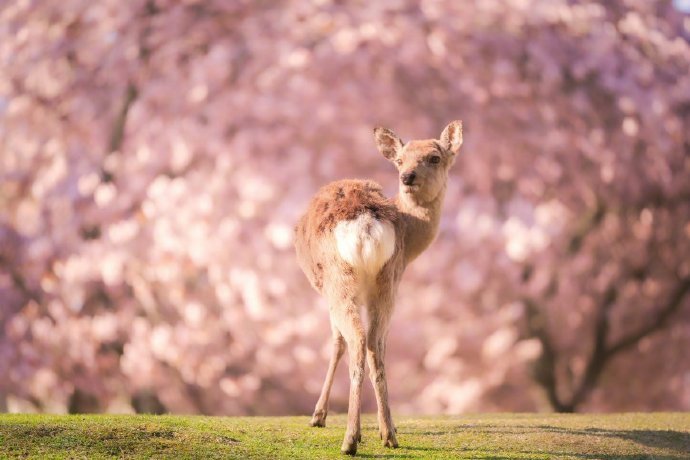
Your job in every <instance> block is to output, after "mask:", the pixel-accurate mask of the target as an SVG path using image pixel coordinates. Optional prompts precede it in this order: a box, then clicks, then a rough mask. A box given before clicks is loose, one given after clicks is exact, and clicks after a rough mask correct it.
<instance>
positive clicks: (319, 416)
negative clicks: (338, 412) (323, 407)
mask: <svg viewBox="0 0 690 460" xmlns="http://www.w3.org/2000/svg"><path fill="white" fill-rule="evenodd" d="M309 425H310V426H318V427H324V426H326V412H324V411H316V412H314V416H313V417H312V418H311V422H309Z"/></svg>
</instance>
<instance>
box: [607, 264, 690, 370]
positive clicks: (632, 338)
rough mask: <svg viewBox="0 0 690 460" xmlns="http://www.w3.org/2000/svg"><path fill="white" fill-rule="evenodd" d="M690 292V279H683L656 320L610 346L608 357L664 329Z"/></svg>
mask: <svg viewBox="0 0 690 460" xmlns="http://www.w3.org/2000/svg"><path fill="white" fill-rule="evenodd" d="M688 292H690V277H686V278H683V279H682V280H680V282H679V283H678V285H677V286H676V287H675V289H674V290H673V293H672V294H671V297H670V298H669V300H668V303H667V304H666V305H665V306H664V307H663V308H662V309H661V310H660V311H659V312H658V313H657V315H656V317H655V318H654V320H653V321H652V322H651V323H650V324H647V325H646V326H642V327H640V328H639V329H638V330H636V331H634V332H631V333H628V334H626V335H624V336H623V337H621V338H620V339H619V340H617V341H616V342H615V344H613V345H612V346H610V347H609V348H608V350H607V355H608V356H609V357H612V356H614V355H617V354H618V353H620V352H622V351H624V350H627V349H628V348H630V347H632V346H633V345H635V344H637V343H638V342H639V341H640V340H642V339H643V338H645V337H647V336H649V335H651V334H653V333H654V332H656V331H658V330H660V329H662V328H663V327H664V325H665V324H666V321H668V319H669V318H670V317H671V316H672V315H673V314H674V313H676V312H677V311H678V310H680V308H681V306H682V305H683V300H684V299H685V296H686V295H687V294H688Z"/></svg>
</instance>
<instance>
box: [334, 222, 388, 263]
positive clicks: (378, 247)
mask: <svg viewBox="0 0 690 460" xmlns="http://www.w3.org/2000/svg"><path fill="white" fill-rule="evenodd" d="M334 234H335V240H336V244H337V247H338V253H339V254H340V257H341V258H342V259H343V260H344V261H345V262H347V263H348V264H350V265H352V267H353V268H355V269H356V270H358V271H363V272H366V273H368V274H370V275H376V274H377V273H378V272H379V271H380V270H381V267H383V265H384V264H385V263H386V262H387V261H388V259H390V258H391V256H392V255H393V252H394V251H395V228H394V227H393V224H392V223H390V222H388V221H380V220H377V219H376V218H375V217H374V216H372V215H371V214H370V213H368V212H364V213H362V214H360V215H359V216H357V218H356V219H352V220H343V221H340V222H338V224H337V225H336V226H335V230H334Z"/></svg>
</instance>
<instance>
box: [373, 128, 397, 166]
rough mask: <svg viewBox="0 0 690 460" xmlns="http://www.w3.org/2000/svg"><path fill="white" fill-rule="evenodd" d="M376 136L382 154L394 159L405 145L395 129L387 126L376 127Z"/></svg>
mask: <svg viewBox="0 0 690 460" xmlns="http://www.w3.org/2000/svg"><path fill="white" fill-rule="evenodd" d="M374 138H375V139H376V147H377V148H378V149H379V152H381V155H383V156H384V157H386V158H388V159H389V160H390V161H393V160H394V159H395V157H396V155H397V154H398V152H399V151H400V149H402V147H403V143H402V141H401V140H400V138H399V137H398V136H396V135H395V133H394V132H393V131H391V130H390V129H387V128H381V127H378V128H375V129H374Z"/></svg>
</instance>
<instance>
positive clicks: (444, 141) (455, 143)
mask: <svg viewBox="0 0 690 460" xmlns="http://www.w3.org/2000/svg"><path fill="white" fill-rule="evenodd" d="M439 140H440V141H441V146H443V148H444V149H446V150H448V151H450V152H451V153H452V154H453V155H455V154H457V153H458V151H459V150H460V146H461V145H462V121H460V120H455V121H451V122H450V123H448V126H446V129H444V130H443V132H442V133H441V138H440V139H439Z"/></svg>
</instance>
